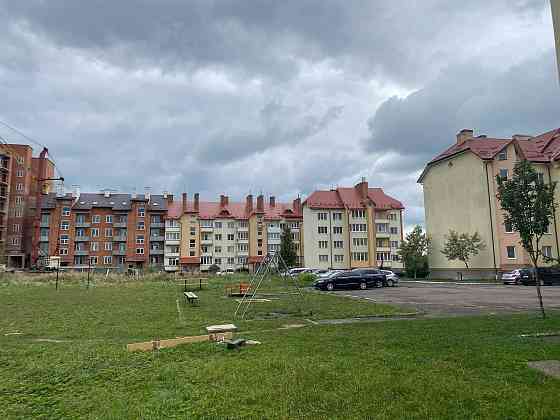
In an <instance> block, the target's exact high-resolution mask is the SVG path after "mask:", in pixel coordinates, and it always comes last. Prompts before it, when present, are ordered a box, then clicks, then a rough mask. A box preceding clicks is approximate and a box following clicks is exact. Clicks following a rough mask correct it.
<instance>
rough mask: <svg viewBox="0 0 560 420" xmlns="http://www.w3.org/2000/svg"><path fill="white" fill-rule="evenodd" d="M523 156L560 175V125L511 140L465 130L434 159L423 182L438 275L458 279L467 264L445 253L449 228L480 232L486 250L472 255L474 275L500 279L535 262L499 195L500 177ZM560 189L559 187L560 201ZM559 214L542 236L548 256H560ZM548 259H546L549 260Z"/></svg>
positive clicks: (545, 173)
mask: <svg viewBox="0 0 560 420" xmlns="http://www.w3.org/2000/svg"><path fill="white" fill-rule="evenodd" d="M519 159H527V160H529V161H530V162H531V163H532V164H533V165H534V167H535V169H536V171H537V172H538V173H539V174H542V175H540V176H541V177H542V179H543V180H544V182H551V181H559V180H560V161H559V159H560V129H557V130H552V131H549V132H547V133H544V134H542V135H539V136H534V137H533V136H528V135H514V136H512V138H510V139H497V138H488V137H486V136H478V137H474V136H473V130H468V129H464V130H461V131H460V132H459V133H458V134H457V138H456V142H455V144H453V145H452V146H451V147H449V148H448V149H447V150H445V151H444V152H443V153H441V154H440V155H438V156H436V157H435V158H434V159H433V160H432V161H430V162H429V163H428V164H427V166H426V168H425V169H424V171H423V173H422V175H421V176H420V178H419V180H418V182H419V183H421V184H422V186H423V189H424V208H425V214H426V232H427V234H428V235H429V236H430V237H431V239H432V251H431V252H430V254H429V262H430V271H431V276H432V277H433V278H456V277H457V276H458V272H464V268H465V266H464V264H462V263H460V262H450V261H448V260H447V259H446V257H445V256H444V255H443V254H442V253H441V249H442V248H443V246H444V243H445V236H446V235H447V234H448V232H449V229H453V230H455V231H457V232H460V233H470V234H473V233H474V232H478V233H479V234H480V236H481V238H482V239H483V241H484V242H485V244H486V249H484V250H483V251H481V252H480V253H479V254H478V255H477V256H475V257H474V258H472V261H471V263H470V266H471V269H470V270H468V272H467V273H466V276H467V277H472V278H495V277H496V276H497V275H499V273H500V272H503V271H510V270H511V269H514V268H518V267H524V266H528V265H530V259H529V256H528V255H527V253H526V252H525V251H524V250H523V248H522V247H521V245H520V243H519V241H520V238H519V235H518V234H517V233H515V232H513V231H512V229H511V227H510V226H506V225H505V224H504V217H503V212H502V210H501V209H500V204H499V202H498V199H497V197H496V194H497V181H496V177H497V176H501V177H506V178H507V177H509V176H511V175H512V173H513V168H514V166H515V163H516V161H517V160H519ZM558 194H560V192H559V191H558V189H557V190H556V195H557V198H556V200H557V202H558V200H559V198H560V197H559V196H558ZM557 222H559V220H558V218H557V217H556V215H554V218H553V220H551V223H550V228H549V232H548V234H546V235H544V237H543V239H542V244H541V246H542V250H541V251H542V252H543V254H544V255H547V256H550V257H554V258H558V249H559V247H558V228H559V225H558V223H557ZM543 263H544V262H543Z"/></svg>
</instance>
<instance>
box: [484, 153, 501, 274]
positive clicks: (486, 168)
mask: <svg viewBox="0 0 560 420" xmlns="http://www.w3.org/2000/svg"><path fill="white" fill-rule="evenodd" d="M484 169H485V170H486V191H487V192H488V215H489V219H490V234H491V235H492V258H493V260H494V274H495V276H496V280H497V279H498V269H497V268H496V249H495V246H494V245H495V244H494V222H493V221H492V201H491V200H490V182H489V181H488V163H486V162H484Z"/></svg>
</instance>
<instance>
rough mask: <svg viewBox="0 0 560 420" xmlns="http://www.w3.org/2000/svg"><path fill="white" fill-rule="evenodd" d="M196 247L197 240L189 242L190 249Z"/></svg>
mask: <svg viewBox="0 0 560 420" xmlns="http://www.w3.org/2000/svg"><path fill="white" fill-rule="evenodd" d="M195 246H196V240H195V239H191V240H189V248H194V247H195Z"/></svg>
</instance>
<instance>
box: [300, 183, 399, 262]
mask: <svg viewBox="0 0 560 420" xmlns="http://www.w3.org/2000/svg"><path fill="white" fill-rule="evenodd" d="M403 211H404V206H403V205H402V203H401V202H400V201H398V200H396V199H394V198H392V197H390V196H388V195H387V194H385V193H384V192H383V190H382V189H381V188H369V186H368V183H367V181H365V180H362V182H360V183H359V184H357V185H355V186H354V187H350V188H336V189H333V190H330V191H315V192H313V193H312V194H311V195H310V196H309V197H308V198H307V199H306V200H305V201H304V203H303V224H304V226H305V231H304V235H303V236H304V240H303V244H304V250H305V253H304V255H305V258H304V260H305V265H306V266H307V267H310V268H323V269H328V268H334V269H350V268H358V267H385V268H391V269H395V270H401V269H402V262H401V261H400V259H399V257H398V255H397V250H398V248H399V246H400V244H401V241H402V240H403Z"/></svg>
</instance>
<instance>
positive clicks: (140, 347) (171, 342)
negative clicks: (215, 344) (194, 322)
mask: <svg viewBox="0 0 560 420" xmlns="http://www.w3.org/2000/svg"><path fill="white" fill-rule="evenodd" d="M232 337H233V333H231V332H224V333H219V334H207V335H194V336H189V337H176V338H170V339H167V340H152V341H144V342H142V343H131V344H127V345H126V349H127V350H128V351H151V350H159V349H167V348H171V347H176V346H179V345H181V344H191V343H202V342H204V341H223V340H228V339H231V338H232Z"/></svg>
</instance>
